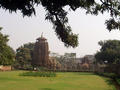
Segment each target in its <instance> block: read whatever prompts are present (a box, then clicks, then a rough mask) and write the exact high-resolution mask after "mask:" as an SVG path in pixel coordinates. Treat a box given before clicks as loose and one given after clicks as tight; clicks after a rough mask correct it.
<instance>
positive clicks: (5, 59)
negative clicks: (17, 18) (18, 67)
mask: <svg viewBox="0 0 120 90" xmlns="http://www.w3.org/2000/svg"><path fill="white" fill-rule="evenodd" d="M1 29H2V28H0V31H1ZM8 41H9V39H8V35H4V34H2V33H1V32H0V65H11V64H13V62H14V58H15V52H14V50H13V49H12V48H11V47H10V46H9V45H8V44H7V42H8Z"/></svg>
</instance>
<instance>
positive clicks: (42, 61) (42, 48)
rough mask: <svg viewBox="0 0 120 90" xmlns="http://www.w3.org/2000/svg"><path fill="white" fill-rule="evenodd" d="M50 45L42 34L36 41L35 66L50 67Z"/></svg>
mask: <svg viewBox="0 0 120 90" xmlns="http://www.w3.org/2000/svg"><path fill="white" fill-rule="evenodd" d="M48 50H49V47H48V42H47V39H46V38H44V37H43V36H42V35H41V37H40V38H37V41H36V43H35V47H34V51H33V60H32V65H33V66H42V67H48V63H49V51H48Z"/></svg>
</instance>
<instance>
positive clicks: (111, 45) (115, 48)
mask: <svg viewBox="0 0 120 90" xmlns="http://www.w3.org/2000/svg"><path fill="white" fill-rule="evenodd" d="M99 45H100V46H101V49H100V51H99V52H97V53H96V55H95V58H96V60H97V61H98V62H101V63H102V62H107V63H108V64H112V63H116V64H118V63H119V62H120V41H119V40H107V41H100V42H99Z"/></svg>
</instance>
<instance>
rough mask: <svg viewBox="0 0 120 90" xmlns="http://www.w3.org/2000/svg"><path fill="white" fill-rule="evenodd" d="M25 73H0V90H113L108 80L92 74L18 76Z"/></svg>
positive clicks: (68, 73) (65, 73)
mask: <svg viewBox="0 0 120 90" xmlns="http://www.w3.org/2000/svg"><path fill="white" fill-rule="evenodd" d="M23 72H25V71H11V72H0V90H115V87H114V86H113V85H111V84H109V83H108V82H107V81H108V80H109V79H108V78H103V77H100V76H97V75H94V74H92V73H78V72H63V73H62V72H60V73H57V76H56V77H31V76H20V74H21V73H23Z"/></svg>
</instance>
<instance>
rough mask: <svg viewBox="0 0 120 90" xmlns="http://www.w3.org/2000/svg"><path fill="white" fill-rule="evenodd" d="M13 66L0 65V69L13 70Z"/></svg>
mask: <svg viewBox="0 0 120 90" xmlns="http://www.w3.org/2000/svg"><path fill="white" fill-rule="evenodd" d="M11 70H12V67H11V66H0V71H11Z"/></svg>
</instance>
